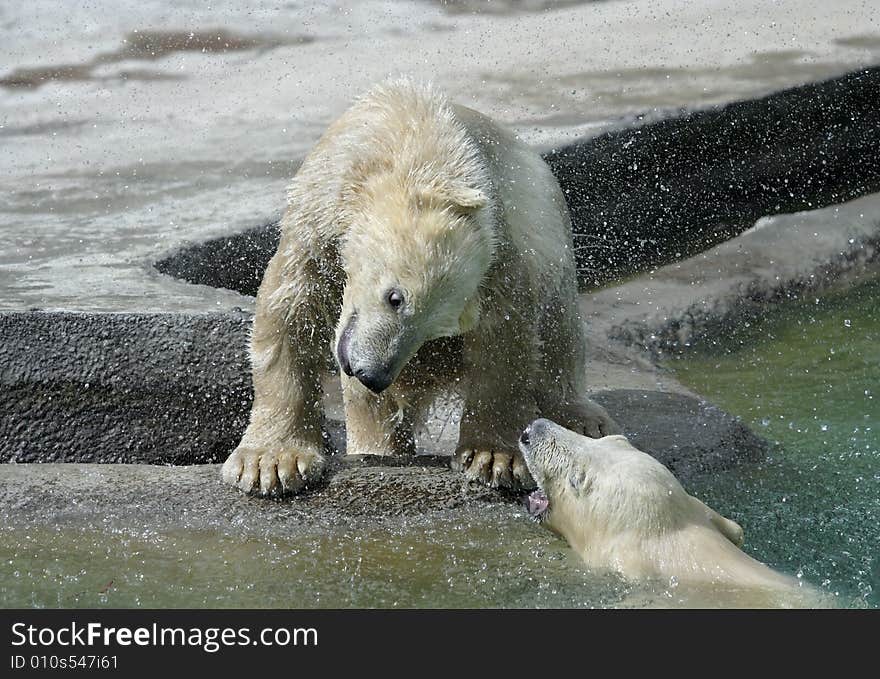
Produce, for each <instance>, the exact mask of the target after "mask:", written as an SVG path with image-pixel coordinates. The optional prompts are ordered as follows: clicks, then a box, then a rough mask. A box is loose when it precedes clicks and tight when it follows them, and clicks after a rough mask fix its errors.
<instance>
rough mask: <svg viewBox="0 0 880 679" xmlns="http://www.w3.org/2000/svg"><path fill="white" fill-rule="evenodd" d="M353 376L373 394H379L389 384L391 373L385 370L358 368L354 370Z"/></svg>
mask: <svg viewBox="0 0 880 679" xmlns="http://www.w3.org/2000/svg"><path fill="white" fill-rule="evenodd" d="M354 376H355V377H357V378H358V380H360V383H361V384H363V385H364V386H365V387H366V388H367V389H369V390H370V391H372V392H373V393H374V394H381V393H382V392H383V391H385V390H386V389H387V388H388V385H389V384H391V375H390V374H389V373H388V371H387V370H365V369H364V368H358V369H357V370H355V371H354Z"/></svg>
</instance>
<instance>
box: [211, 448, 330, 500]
mask: <svg viewBox="0 0 880 679" xmlns="http://www.w3.org/2000/svg"><path fill="white" fill-rule="evenodd" d="M222 473H223V481H225V482H226V483H228V484H230V485H233V486H235V487H237V488H239V489H240V490H243V491H244V492H245V493H254V494H260V495H286V494H288V493H298V492H299V491H301V490H302V489H303V488H304V487H305V486H306V485H307V484H310V483H314V482H315V481H317V480H318V479H320V478H321V475H322V474H323V473H324V456H323V455H321V453H318V452H314V451H309V450H301V449H296V448H265V449H259V448H236V449H235V450H234V451H232V454H231V455H230V456H229V458H228V459H227V460H226V462H224V463H223V472H222Z"/></svg>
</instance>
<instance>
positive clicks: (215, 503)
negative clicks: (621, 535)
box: [0, 390, 765, 530]
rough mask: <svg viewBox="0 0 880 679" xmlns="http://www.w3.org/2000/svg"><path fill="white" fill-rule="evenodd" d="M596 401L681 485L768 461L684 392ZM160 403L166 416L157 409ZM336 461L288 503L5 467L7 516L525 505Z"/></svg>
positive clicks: (427, 476)
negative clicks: (318, 480)
mask: <svg viewBox="0 0 880 679" xmlns="http://www.w3.org/2000/svg"><path fill="white" fill-rule="evenodd" d="M596 399H597V400H598V401H599V402H600V403H602V404H603V405H604V406H605V407H606V408H608V409H609V410H610V411H611V412H613V413H614V414H615V416H616V417H618V418H619V420H620V422H621V424H622V426H623V427H624V429H625V430H626V432H627V434H628V435H629V436H630V437H631V439H632V441H633V442H634V443H635V444H636V445H637V446H640V447H642V449H644V450H646V451H648V452H651V453H653V454H654V455H655V456H656V457H657V458H658V459H660V460H661V461H662V462H663V463H664V464H666V465H667V466H668V467H669V468H670V469H671V470H672V471H673V472H675V473H676V475H678V477H679V478H680V479H681V480H682V481H684V482H685V483H686V482H687V480H688V479H689V478H691V477H692V476H694V475H697V474H700V473H704V472H711V471H717V470H719V469H725V468H729V467H731V466H732V465H735V464H738V463H740V462H745V461H754V460H757V459H761V458H762V457H763V454H764V451H765V444H764V442H763V441H762V440H761V439H760V438H758V437H757V436H755V435H754V434H752V433H751V432H750V431H749V430H748V429H747V428H746V427H744V426H743V425H742V424H741V423H740V422H739V421H738V420H736V419H735V418H733V417H732V416H730V415H728V414H727V413H725V412H723V411H721V410H720V409H718V408H716V407H715V406H712V405H711V404H708V403H705V402H702V401H699V400H697V399H693V398H690V397H688V396H684V395H681V394H664V393H660V392H650V391H643V390H617V391H608V392H602V393H600V394H597V395H596ZM4 405H5V404H4ZM154 407H155V408H156V409H157V411H160V410H161V409H162V404H161V402H157V403H155V404H154ZM120 411H121V412H124V408H120ZM47 416H48V417H47ZM61 418H63V414H61V415H59V414H57V413H51V412H50V413H46V414H44V416H43V417H42V418H41V419H40V420H38V422H40V421H44V420H46V419H48V420H50V421H52V420H55V419H61ZM163 419H164V418H159V419H158V420H157V421H162V420H163ZM30 435H31V436H32V437H34V438H36V439H39V438H40V428H39V427H36V428H34V429H32V430H31V433H30ZM104 435H105V436H106V434H104ZM82 436H83V437H84V438H83V439H82V440H80V439H79V434H74V435H73V436H72V437H71V440H70V441H69V444H70V447H69V448H68V449H67V452H68V454H71V453H73V452H74V451H75V450H76V446H79V445H83V446H86V448H87V449H88V450H89V451H90V452H92V453H93V455H94V459H96V460H98V459H100V451H101V450H102V449H101V448H94V449H91V448H89V447H88V444H89V441H88V440H87V438H85V437H88V436H89V434H88V432H82ZM154 437H155V438H156V439H158V441H160V442H164V441H165V440H166V439H164V438H163V437H162V432H161V431H156V432H154ZM334 438H336V437H334ZM337 440H338V439H337ZM168 445H171V446H174V443H173V442H169V443H168ZM152 450H153V452H155V453H158V454H160V455H161V454H163V453H170V454H171V455H173V456H175V457H176V459H178V460H179V459H181V453H182V451H188V452H189V453H190V454H191V455H198V451H197V450H195V449H194V446H192V445H188V446H187V445H181V446H179V447H175V448H174V449H173V450H171V451H162V450H161V449H159V448H156V447H154V448H153V449H152ZM330 461H331V464H330V469H329V472H328V474H327V476H326V478H325V479H324V480H323V481H322V482H321V483H320V484H319V485H318V486H316V487H314V488H312V489H309V490H308V491H307V492H305V493H304V494H302V495H299V496H296V497H294V498H287V499H283V500H275V499H262V498H253V497H247V496H245V495H244V494H243V493H240V492H238V491H237V490H235V489H233V488H230V487H228V486H225V485H224V484H222V483H221V482H220V467H219V465H216V464H208V465H195V466H180V467H168V466H155V465H148V464H138V465H131V464H112V465H104V464H92V465H83V464H34V465H12V464H7V465H0V516H13V515H14V516H15V517H16V520H17V521H19V522H20V521H25V520H38V519H40V518H42V519H43V520H46V521H50V522H55V521H59V520H62V519H63V520H64V521H65V522H67V523H74V522H77V521H93V520H94V517H101V520H102V521H104V522H109V523H113V522H115V521H118V522H123V523H124V522H130V521H132V520H138V519H140V518H141V517H150V518H149V520H150V524H151V525H153V526H158V525H161V524H163V523H169V524H172V525H174V526H175V527H176V528H190V529H200V528H208V527H218V526H223V527H235V526H242V527H246V528H248V529H251V530H252V529H255V528H258V527H259V526H261V525H265V526H270V525H273V524H277V523H278V522H295V523H296V524H297V525H302V524H309V523H316V522H317V523H320V522H333V521H339V520H344V521H350V520H355V519H365V520H373V519H380V518H382V517H390V516H418V515H423V514H427V513H430V512H435V511H444V510H450V509H463V508H468V507H480V506H485V505H487V504H502V503H511V502H516V501H518V499H519V498H518V496H516V495H513V494H510V493H507V492H501V491H496V490H491V489H489V488H486V487H484V486H478V485H475V484H468V483H466V482H465V481H464V479H463V478H462V476H461V475H460V474H459V473H457V472H453V471H451V470H450V469H449V464H448V459H447V457H446V456H439V455H418V456H415V457H412V458H382V457H376V456H351V457H343V456H340V455H334V456H332V457H331V458H330Z"/></svg>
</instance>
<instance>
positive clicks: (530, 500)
mask: <svg viewBox="0 0 880 679" xmlns="http://www.w3.org/2000/svg"><path fill="white" fill-rule="evenodd" d="M549 507H550V500H548V499H547V496H546V495H544V491H543V490H534V491H532V492H531V493H529V496H528V497H527V498H526V510H527V511H528V513H529V514H531V515H532V516H541V515H542V514H543V513H544V512H546V511H547V509H548V508H549Z"/></svg>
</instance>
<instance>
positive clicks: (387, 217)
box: [335, 173, 495, 393]
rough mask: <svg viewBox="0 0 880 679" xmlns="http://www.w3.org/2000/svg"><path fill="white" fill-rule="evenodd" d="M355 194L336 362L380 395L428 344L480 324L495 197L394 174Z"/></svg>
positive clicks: (345, 254) (491, 247)
mask: <svg viewBox="0 0 880 679" xmlns="http://www.w3.org/2000/svg"><path fill="white" fill-rule="evenodd" d="M358 193H359V195H358V196H357V198H358V199H357V200H356V201H353V204H354V205H356V209H355V210H354V211H353V212H352V214H350V215H349V216H348V220H349V223H350V226H349V228H348V230H347V234H346V237H345V240H344V242H343V243H342V244H341V254H342V260H343V267H344V270H345V273H346V284H345V291H344V294H343V301H342V311H341V314H340V320H339V324H338V326H337V329H336V345H335V346H336V358H337V360H338V361H339V366H340V368H341V369H342V370H343V371H344V372H345V373H346V374H347V375H349V376H354V377H356V378H357V379H358V380H360V382H362V383H363V384H364V385H365V386H366V387H368V388H369V389H370V390H372V391H374V392H376V393H379V392H381V391H383V390H384V389H386V388H387V387H388V386H389V385H390V384H391V383H392V382H393V381H394V380H395V379H396V378H397V376H398V375H399V374H400V371H401V370H402V369H403V367H404V366H405V365H406V364H407V362H408V361H409V360H410V359H411V358H412V357H413V356H414V355H415V353H416V352H417V351H418V350H419V348H420V347H421V346H422V345H423V344H424V343H425V342H427V341H429V340H432V339H437V338H439V337H449V336H453V335H459V334H462V333H466V332H468V331H469V330H472V329H473V328H474V327H475V326H476V325H477V323H478V322H479V318H480V286H481V283H482V282H483V280H484V277H485V275H486V272H487V271H488V269H489V267H490V265H491V263H492V259H493V252H494V247H495V243H494V232H493V228H492V224H491V215H490V214H489V213H490V207H489V205H488V203H489V200H488V197H487V196H486V195H485V194H484V193H483V192H482V191H481V190H479V189H475V188H471V187H469V186H466V185H454V184H453V185H445V186H444V185H440V186H431V185H427V186H426V185H424V184H421V185H420V186H419V188H417V189H413V188H412V187H411V186H407V182H406V181H405V180H401V179H400V178H399V175H397V174H396V173H390V174H387V175H378V176H374V177H371V178H370V179H369V180H367V181H366V182H364V183H363V184H361V185H360V186H359V191H358Z"/></svg>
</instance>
